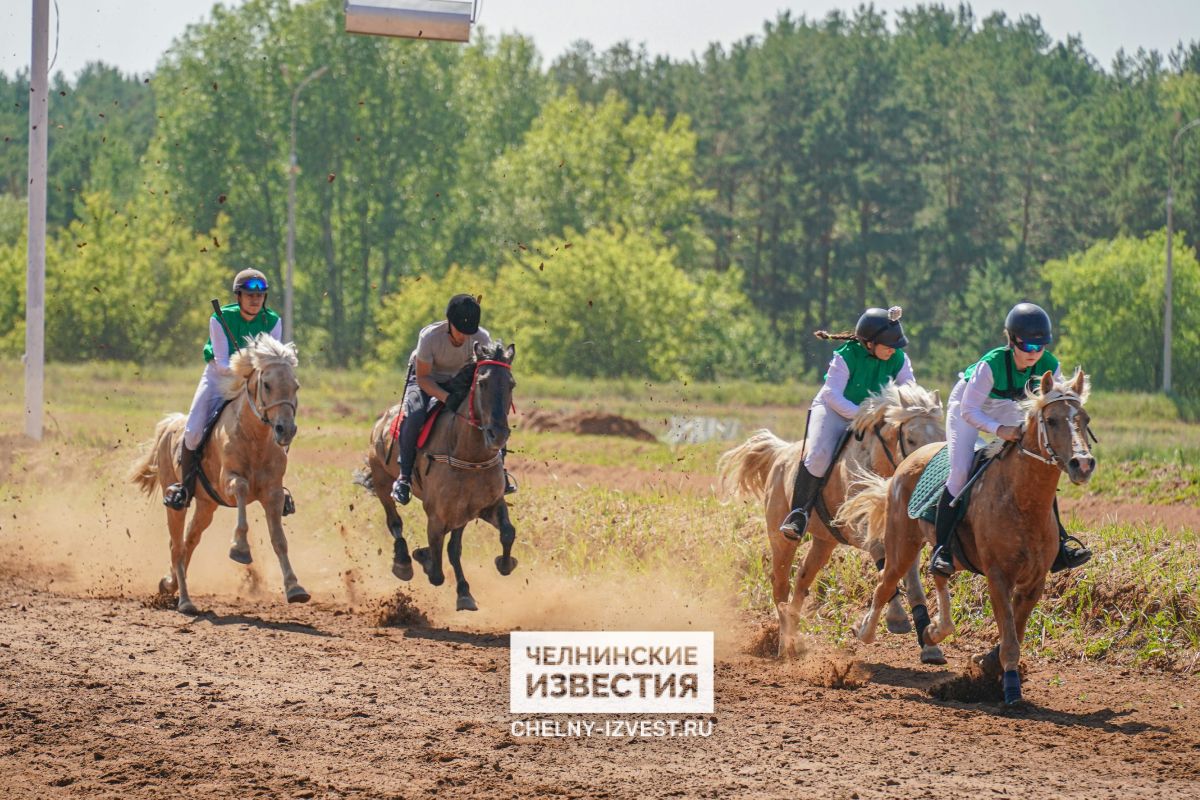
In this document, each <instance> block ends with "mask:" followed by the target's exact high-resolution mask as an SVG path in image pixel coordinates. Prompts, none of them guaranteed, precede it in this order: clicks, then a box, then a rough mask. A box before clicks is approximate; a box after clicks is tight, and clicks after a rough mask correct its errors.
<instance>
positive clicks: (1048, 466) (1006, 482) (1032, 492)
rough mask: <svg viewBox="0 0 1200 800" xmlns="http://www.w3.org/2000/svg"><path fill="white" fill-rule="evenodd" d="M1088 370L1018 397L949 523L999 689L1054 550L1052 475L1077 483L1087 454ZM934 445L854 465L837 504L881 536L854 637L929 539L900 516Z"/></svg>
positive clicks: (862, 635)
mask: <svg viewBox="0 0 1200 800" xmlns="http://www.w3.org/2000/svg"><path fill="white" fill-rule="evenodd" d="M1088 389H1089V387H1088V380H1087V377H1086V376H1085V375H1084V374H1083V372H1082V370H1076V372H1075V375H1074V377H1073V378H1072V379H1071V380H1070V381H1067V382H1065V383H1062V384H1055V382H1054V376H1053V375H1052V374H1051V373H1049V372H1047V373H1046V374H1044V375H1043V376H1042V379H1041V384H1040V387H1039V391H1038V392H1037V393H1036V394H1034V395H1032V396H1031V397H1029V399H1028V400H1026V401H1025V403H1024V405H1025V411H1026V414H1025V423H1024V429H1023V431H1022V436H1021V440H1020V442H1018V443H1017V444H1016V446H1011V447H1003V448H1001V447H1000V445H1002V444H1003V443H1000V442H997V443H995V446H996V448H997V450H1001V449H1002V452H1001V454H1000V457H999V458H998V459H997V460H996V461H995V462H994V463H993V464H992V466H991V467H989V468H988V470H987V472H985V473H983V475H982V476H981V477H980V478H979V480H978V481H976V483H975V486H974V488H973V490H972V493H971V500H970V505H969V506H968V507H967V510H966V516H965V518H964V519H963V521H962V522H961V523H960V524H959V526H958V536H959V540H960V542H961V547H962V550H961V551H960V552H959V553H956V554H955V562H954V563H955V567H956V568H957V569H963V568H965V567H966V566H967V564H966V563H964V561H963V559H964V558H965V560H966V562H968V563H969V564H970V565H973V566H974V568H975V569H977V570H978V571H980V572H982V573H983V574H984V576H985V577H986V578H987V584H988V595H989V596H990V598H991V601H992V613H993V614H994V615H995V618H996V627H997V628H998V630H999V633H1000V644H998V645H997V646H996V647H995V648H994V649H993V650H992V651H991V652H990V653H987V654H985V655H984V656H982V659H981V660H987V661H992V662H993V663H994V662H996V661H997V660H998V662H999V666H1000V667H1002V668H1003V670H1004V699H1005V702H1007V703H1009V704H1014V703H1018V702H1020V701H1021V678H1020V674H1019V673H1018V671H1017V668H1018V665H1019V662H1020V659H1021V640H1022V638H1024V636H1025V625H1026V623H1027V622H1028V621H1029V615H1030V613H1031V612H1032V611H1033V609H1034V607H1035V606H1036V605H1037V603H1038V600H1039V599H1041V596H1042V592H1043V590H1044V589H1045V585H1046V575H1047V574H1048V573H1049V571H1050V565H1051V564H1052V563H1053V562H1054V557H1055V554H1056V553H1057V552H1058V525H1057V524H1056V523H1055V520H1054V513H1053V510H1052V506H1053V503H1054V494H1055V492H1056V491H1057V490H1058V480H1059V475H1060V474H1062V473H1066V475H1067V477H1068V478H1070V480H1071V482H1072V483H1075V484H1082V483H1086V482H1087V481H1088V480H1089V479H1090V478H1091V477H1092V474H1093V473H1094V471H1095V467H1096V459H1095V458H1094V457H1093V456H1092V453H1091V448H1090V447H1089V445H1088V422H1089V418H1088V414H1087V412H1086V411H1085V410H1084V408H1083V405H1084V403H1085V402H1086V401H1087V395H1088ZM939 449H940V446H938V445H929V446H927V447H923V448H921V449H920V450H918V451H917V452H915V453H913V454H912V455H911V456H909V457H908V458H907V459H905V460H904V462H903V463H902V464H901V465H900V467H899V468H898V469H897V470H896V474H895V475H894V476H893V477H892V478H890V479H883V478H880V477H878V476H874V475H867V474H864V475H862V476H860V478H859V481H858V483H859V485H860V486H862V488H861V490H860V491H858V492H857V493H856V494H854V495H853V497H852V498H851V499H850V500H848V501H847V502H846V505H845V506H843V507H842V512H841V514H840V515H839V516H840V518H841V520H842V521H844V522H845V523H846V524H849V525H852V526H854V527H856V528H859V529H860V530H861V529H863V528H865V529H866V531H867V539H868V541H869V542H879V541H882V542H883V543H884V549H885V551H886V557H885V558H886V564H885V566H884V569H883V571H882V572H881V573H880V575H879V584H878V586H877V587H876V589H875V595H874V598H873V601H872V605H871V609H870V610H869V611H868V612H867V614H866V616H865V617H864V618H863V620H862V622H861V624H860V625H859V626H858V627H857V628H856V630H855V633H856V634H857V636H858V638H859V639H861V640H862V641H864V642H871V641H873V640H874V638H875V630H876V627H877V626H878V623H879V615H880V612H881V611H882V610H883V607H884V606H885V605H887V602H888V599H889V598H891V596H892V593H893V592H895V590H896V585H897V583H898V582H899V580H900V578H901V577H903V576H904V575H905V574H906V573H907V572H908V571H909V570H910V569H911V568H912V567H913V566H914V565H915V564H916V561H917V558H918V556H919V555H920V553H921V548H922V547H923V546H924V545H925V542H927V541H928V542H929V543H930V544H933V541H934V528H933V525H932V524H930V523H928V522H925V521H924V520H914V519H909V517H908V501H909V498H910V496H911V495H912V493H913V490H914V488H915V487H916V485H917V481H918V480H919V479H920V477H921V473H922V472H923V471H924V470H925V465H926V464H927V463H928V462H929V460H930V459H931V458H933V456H934V455H935V454H936V453H937V451H938V450H939ZM934 583H935V585H936V587H937V597H938V615H937V620H936V621H935V622H934V623H933V624H932V625H930V626H929V628H928V629H927V630H926V632H925V639H926V641H929V642H932V643H937V642H940V641H942V640H943V639H945V638H946V637H947V636H950V635H951V634H953V633H954V620H953V619H952V617H951V615H950V590H949V579H948V578H946V577H944V576H941V575H934Z"/></svg>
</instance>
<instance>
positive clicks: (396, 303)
mask: <svg viewBox="0 0 1200 800" xmlns="http://www.w3.org/2000/svg"><path fill="white" fill-rule="evenodd" d="M493 285H494V284H493V281H492V280H491V279H490V278H485V277H484V276H483V275H482V274H480V273H478V272H473V271H469V270H465V269H462V268H461V267H457V266H455V267H451V268H450V269H449V270H448V271H447V272H446V274H444V275H442V276H441V277H424V276H421V275H418V276H416V277H414V278H404V279H402V280H401V281H400V283H399V286H397V288H396V291H395V292H394V293H393V294H390V295H388V298H387V300H386V301H384V305H383V309H382V310H381V311H380V313H379V338H378V343H377V345H376V352H375V359H374V360H375V364H376V365H377V366H378V367H380V368H382V369H384V370H398V371H399V372H401V373H403V372H404V370H405V369H406V368H407V364H408V357H409V355H411V354H412V351H413V349H414V348H415V347H416V346H417V335H418V334H419V333H420V332H421V329H422V328H424V327H425V326H426V325H429V324H430V323H433V322H438V321H439V320H443V319H445V318H446V303H447V302H448V301H449V300H450V298H451V297H453V296H454V295H456V294H463V293H465V294H473V295H475V296H476V297H479V298H482V302H481V306H482V311H483V313H482V315H481V319H480V324H481V325H482V326H483V327H484V328H486V329H487V330H488V332H489V333H490V334H491V335H492V336H494V337H497V338H506V337H505V336H504V330H505V329H504V328H503V327H499V326H503V325H505V324H506V323H505V320H503V319H501V318H498V317H497V315H496V314H495V311H494V308H493V305H492V303H491V302H490V298H489V297H488V295H489V294H490V293H491V289H492V286H493Z"/></svg>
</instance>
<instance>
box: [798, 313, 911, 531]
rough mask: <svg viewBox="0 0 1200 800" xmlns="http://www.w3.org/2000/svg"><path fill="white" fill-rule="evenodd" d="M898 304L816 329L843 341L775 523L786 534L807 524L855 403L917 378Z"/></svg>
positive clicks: (816, 402)
mask: <svg viewBox="0 0 1200 800" xmlns="http://www.w3.org/2000/svg"><path fill="white" fill-rule="evenodd" d="M900 314H901V311H900V307H899V306H892V307H891V308H888V309H883V308H868V309H867V310H866V311H865V312H863V315H862V316H861V317H859V319H858V324H857V325H855V326H854V332H853V333H851V332H849V331H847V332H845V333H829V332H828V331H817V332H816V334H815V335H816V337H817V338H818V339H832V340H835V341H844V342H846V344H844V345H842V346H841V347H839V348H838V349H837V350H835V351H834V353H833V358H832V359H831V360H830V361H829V369H828V371H827V372H826V373H825V385H824V386H822V387H821V390H820V391H819V392H817V396H816V397H815V398H813V401H812V405H811V406H810V408H809V412H808V427H807V430H806V438H805V444H804V463H803V464H801V465H800V466H799V467H797V469H796V482H795V486H794V487H793V489H792V511H791V513H789V514H788V515H787V519H785V520H784V521H783V524H782V525H780V526H779V530H780V531H781V532H782V533H783V535H784V536H786V537H787V538H789V539H793V540H797V541H798V540H799V539H800V538H801V537H802V536H803V535H804V529H805V528H806V527H807V526H808V512H809V511H810V510H811V509H812V505H813V503H814V502H815V501H816V499H817V492H818V491H819V490H820V488H821V482H822V480H823V479H824V477H825V473H826V472H828V471H829V467H830V465H831V464H832V462H833V456H834V450H835V449H836V448H837V444H838V441H839V440H840V439H841V436H842V433H843V432H845V430H846V428H848V427H849V426H850V420H852V419H854V415H855V414H857V413H858V406H859V404H860V403H862V401H863V400H866V399H867V396H868V395H871V394H878V393H879V390H880V389H882V388H883V387H884V386H886V385H887V383H888V381H895V382H896V383H899V384H905V383H916V378H915V377H914V376H913V371H912V362H910V361H909V360H908V356H907V355H906V354H905V353H904V350H903V349H902V348H903V347H905V346H907V345H908V338H907V337H906V336H905V335H904V328H903V327H902V326H901V325H900Z"/></svg>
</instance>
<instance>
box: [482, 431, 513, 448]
mask: <svg viewBox="0 0 1200 800" xmlns="http://www.w3.org/2000/svg"><path fill="white" fill-rule="evenodd" d="M508 433H509V430H508V428H502V427H499V426H497V425H487V426H485V427H484V429H483V443H484V445H486V446H487V448H488V449H489V450H503V449H504V447H505V445H507V444H508Z"/></svg>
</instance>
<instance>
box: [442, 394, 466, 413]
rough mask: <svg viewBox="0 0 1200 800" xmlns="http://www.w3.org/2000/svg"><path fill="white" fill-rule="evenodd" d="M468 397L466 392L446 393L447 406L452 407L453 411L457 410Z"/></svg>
mask: <svg viewBox="0 0 1200 800" xmlns="http://www.w3.org/2000/svg"><path fill="white" fill-rule="evenodd" d="M466 399H467V393H466V392H461V391H459V392H450V394H448V395H446V408H448V409H450V410H451V411H457V410H458V407H459V406H461V405H462V404H463V402H464V401H466Z"/></svg>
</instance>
